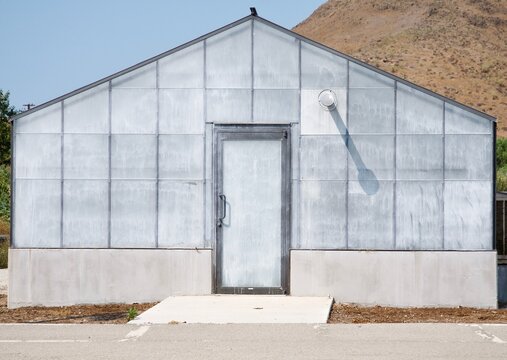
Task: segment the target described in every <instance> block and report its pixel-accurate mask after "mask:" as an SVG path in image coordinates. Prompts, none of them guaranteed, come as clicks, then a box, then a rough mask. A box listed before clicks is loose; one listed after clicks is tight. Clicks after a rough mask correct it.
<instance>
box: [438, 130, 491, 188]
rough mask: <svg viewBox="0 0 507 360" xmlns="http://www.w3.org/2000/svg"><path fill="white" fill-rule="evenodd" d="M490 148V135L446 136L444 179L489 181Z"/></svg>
mask: <svg viewBox="0 0 507 360" xmlns="http://www.w3.org/2000/svg"><path fill="white" fill-rule="evenodd" d="M492 146H493V139H492V137H491V135H446V136H445V178H446V179H460V180H461V179H463V180H465V179H467V180H489V179H491V175H492V173H493V167H492V166H493V165H492V161H493V156H492V150H493V149H492Z"/></svg>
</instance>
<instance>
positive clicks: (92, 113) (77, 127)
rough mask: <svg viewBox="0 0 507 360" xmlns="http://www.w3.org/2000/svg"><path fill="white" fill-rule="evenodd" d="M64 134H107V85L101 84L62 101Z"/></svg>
mask: <svg viewBox="0 0 507 360" xmlns="http://www.w3.org/2000/svg"><path fill="white" fill-rule="evenodd" d="M63 114H64V131H65V132H66V133H98V134H107V133H108V132H109V84H108V83H106V84H102V85H99V86H96V87H94V88H92V89H90V90H87V91H84V92H82V93H80V94H77V95H74V96H72V97H70V98H68V99H66V100H65V101H64V106H63Z"/></svg>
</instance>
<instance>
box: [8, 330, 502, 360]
mask: <svg viewBox="0 0 507 360" xmlns="http://www.w3.org/2000/svg"><path fill="white" fill-rule="evenodd" d="M0 359H6V360H7V359H122V360H124V359H136V360H139V359H199V360H201V359H502V360H505V359H507V324H505V325H484V324H481V325H473V324H467V325H462V324H367V325H354V324H343V325H341V324H336V325H328V324H321V325H309V324H292V325H280V324H268V325H260V324H248V325H240V324H227V325H199V324H177V325H151V326H135V325H8V324H6V325H0Z"/></svg>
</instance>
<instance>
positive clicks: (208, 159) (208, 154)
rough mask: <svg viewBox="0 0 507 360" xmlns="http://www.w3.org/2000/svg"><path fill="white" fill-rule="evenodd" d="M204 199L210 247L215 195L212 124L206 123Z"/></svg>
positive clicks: (208, 245)
mask: <svg viewBox="0 0 507 360" xmlns="http://www.w3.org/2000/svg"><path fill="white" fill-rule="evenodd" d="M205 147H206V149H205V153H204V158H205V165H204V166H205V188H206V189H205V196H204V198H205V201H204V212H205V239H206V242H205V246H206V247H211V246H212V244H213V241H214V239H215V235H214V234H215V233H214V226H215V225H214V219H215V218H214V208H215V202H214V201H215V197H214V194H213V180H212V174H213V124H206V135H205Z"/></svg>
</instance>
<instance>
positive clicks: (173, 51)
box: [11, 15, 496, 122]
mask: <svg viewBox="0 0 507 360" xmlns="http://www.w3.org/2000/svg"><path fill="white" fill-rule="evenodd" d="M249 20H255V21H259V22H261V23H263V24H265V25H268V26H270V27H272V28H274V29H277V30H279V31H281V32H284V33H286V34H289V35H290V36H293V37H295V38H297V39H299V40H301V41H303V42H306V43H308V44H311V45H313V46H316V47H318V48H321V49H323V50H325V51H328V52H330V53H332V54H334V55H337V56H340V57H342V58H344V59H347V60H349V61H351V62H353V63H356V64H358V65H361V66H363V67H365V68H368V69H370V70H372V71H375V72H377V73H379V74H382V75H384V76H387V77H388V78H391V79H393V80H395V81H397V82H399V83H401V84H405V85H407V86H410V87H412V88H415V89H417V90H419V91H421V92H423V93H426V94H428V95H431V96H433V97H435V98H438V99H440V100H442V101H445V102H446V103H449V104H452V105H455V106H457V107H459V108H462V109H464V110H466V111H469V112H471V113H474V114H476V115H479V116H481V117H483V118H485V119H488V120H490V121H494V122H496V118H495V117H493V116H491V115H488V114H486V113H485V112H482V111H480V110H477V109H474V108H472V107H470V106H468V105H465V104H463V103H460V102H458V101H455V100H453V99H451V98H448V97H446V96H443V95H440V94H438V93H436V92H434V91H431V90H429V89H427V88H424V87H422V86H419V85H417V84H414V83H412V82H410V81H407V80H405V79H402V78H400V77H398V76H396V75H394V74H391V73H388V72H386V71H383V70H381V69H378V68H376V67H375V66H372V65H370V64H367V63H365V62H363V61H361V60H359V59H356V58H354V57H352V56H349V55H346V54H344V53H341V52H339V51H337V50H334V49H331V48H329V47H327V46H325V45H323V44H321V43H318V42H316V41H313V40H311V39H308V38H306V37H304V36H302V35H299V34H297V33H295V32H294V31H291V30H288V29H286V28H284V27H282V26H280V25H277V24H275V23H273V22H271V21H269V20H266V19H264V18H261V17H259V16H257V15H249V16H246V17H244V18H241V19H239V20H236V21H234V22H232V23H230V24H228V25H225V26H223V27H221V28H219V29H217V30H214V31H212V32H209V33H207V34H205V35H202V36H200V37H198V38H196V39H194V40H192V41H189V42H187V43H185V44H182V45H180V46H177V47H175V48H173V49H171V50H168V51H165V52H163V53H161V54H159V55H156V56H154V57H151V58H149V59H147V60H144V61H142V62H140V63H138V64H135V65H133V66H130V67H128V68H126V69H124V70H121V71H118V72H116V73H114V74H112V75H109V76H107V77H105V78H103V79H100V80H97V81H95V82H93V83H91V84H88V85H86V86H83V87H81V88H79V89H76V90H74V91H71V92H69V93H67V94H65V95H62V96H59V97H57V98H55V99H53V100H50V101H47V102H45V103H43V104H40V105H38V106H35V107H33V108H31V109H30V110H27V111H24V112H22V113H19V114H17V115H15V116H13V117H12V118H11V121H13V120H16V119H19V118H22V117H24V116H26V115H28V114H31V113H33V112H36V111H38V110H41V109H43V108H45V107H48V106H50V105H53V104H55V103H58V102H60V101H62V100H65V99H67V98H69V97H71V96H74V95H76V94H79V93H81V92H83V91H86V90H88V89H91V88H93V87H95V86H97V85H100V84H103V83H107V82H108V81H110V80H113V79H115V78H117V77H119V76H121V75H124V74H126V73H128V72H130V71H132V70H136V69H138V68H140V67H142V66H145V65H148V64H150V63H152V62H155V61H157V60H159V59H161V58H164V57H166V56H168V55H170V54H172V53H175V52H178V51H180V50H183V49H185V48H186V47H189V46H191V45H194V44H196V43H199V42H201V41H203V40H206V39H207V38H210V37H212V36H214V35H217V34H219V33H221V32H223V31H226V30H228V29H230V28H233V27H235V26H237V25H240V24H242V23H244V22H246V21H249Z"/></svg>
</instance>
